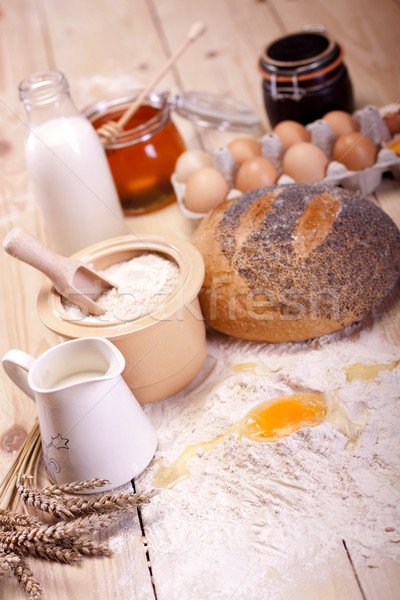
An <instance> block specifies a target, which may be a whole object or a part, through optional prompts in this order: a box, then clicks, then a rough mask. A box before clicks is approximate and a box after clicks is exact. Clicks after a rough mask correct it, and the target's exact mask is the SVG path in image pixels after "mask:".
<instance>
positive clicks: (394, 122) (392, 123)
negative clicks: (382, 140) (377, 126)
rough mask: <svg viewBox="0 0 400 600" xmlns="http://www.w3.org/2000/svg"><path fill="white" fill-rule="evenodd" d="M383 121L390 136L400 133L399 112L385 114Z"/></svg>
mask: <svg viewBox="0 0 400 600" xmlns="http://www.w3.org/2000/svg"><path fill="white" fill-rule="evenodd" d="M383 120H384V122H385V124H386V127H387V128H388V129H389V131H390V133H391V134H392V135H394V134H395V133H400V110H398V111H397V112H390V113H386V115H384V116H383Z"/></svg>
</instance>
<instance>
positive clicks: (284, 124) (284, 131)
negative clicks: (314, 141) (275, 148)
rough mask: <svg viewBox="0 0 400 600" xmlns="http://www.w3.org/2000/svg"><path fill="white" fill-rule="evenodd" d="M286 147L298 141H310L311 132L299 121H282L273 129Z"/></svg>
mask: <svg viewBox="0 0 400 600" xmlns="http://www.w3.org/2000/svg"><path fill="white" fill-rule="evenodd" d="M273 133H275V134H276V135H277V136H278V137H279V139H280V140H281V142H282V144H283V145H284V146H285V148H286V149H288V148H290V146H293V144H297V143H298V142H309V141H310V140H311V133H310V132H309V131H308V129H306V128H305V127H304V125H302V124H301V123H298V122H297V121H281V122H280V123H278V124H277V125H275V127H274V129H273Z"/></svg>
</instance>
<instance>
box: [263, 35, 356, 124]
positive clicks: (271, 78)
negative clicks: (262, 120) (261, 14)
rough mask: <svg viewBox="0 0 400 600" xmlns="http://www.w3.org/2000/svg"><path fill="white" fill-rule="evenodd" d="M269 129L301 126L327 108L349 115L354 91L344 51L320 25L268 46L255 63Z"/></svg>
mask: <svg viewBox="0 0 400 600" xmlns="http://www.w3.org/2000/svg"><path fill="white" fill-rule="evenodd" d="M259 68H260V71H261V74H262V76H263V95H264V104H265V109H266V111H267V115H268V118H269V121H270V124H271V126H272V127H274V126H275V125H276V124H277V123H279V121H283V120H285V119H291V120H293V121H299V122H300V123H303V125H306V124H307V123H310V122H312V121H315V120H316V119H320V118H321V117H323V116H324V114H326V113H327V112H329V111H331V110H344V111H346V112H349V113H351V112H353V110H354V101H353V89H352V85H351V81H350V78H349V75H348V72H347V68H346V66H345V64H344V62H343V49H342V48H341V46H340V45H339V44H338V43H337V42H335V41H334V40H332V39H331V38H330V37H329V36H328V34H327V32H326V30H325V29H324V28H320V27H316V28H313V27H310V28H306V29H304V30H303V31H300V32H299V33H294V34H290V35H286V36H284V37H281V38H279V39H277V40H275V41H274V42H272V43H271V44H269V45H268V46H267V47H266V49H265V52H264V54H263V55H262V56H261V58H260V60H259Z"/></svg>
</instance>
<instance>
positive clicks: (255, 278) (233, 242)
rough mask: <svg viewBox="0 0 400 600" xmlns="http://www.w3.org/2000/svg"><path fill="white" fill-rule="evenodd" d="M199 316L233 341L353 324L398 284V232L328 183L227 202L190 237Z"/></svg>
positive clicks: (296, 337)
mask: <svg viewBox="0 0 400 600" xmlns="http://www.w3.org/2000/svg"><path fill="white" fill-rule="evenodd" d="M192 241H193V244H194V245H195V246H196V247H197V248H198V250H199V251H200V253H201V254H202V256H203V259H204V263H205V280H204V285H203V288H202V290H201V292H200V296H199V297H200V304H201V307H202V310H203V314H204V317H205V319H206V321H207V323H208V324H209V325H211V326H212V327H214V328H215V329H217V330H219V331H221V332H223V333H226V334H228V335H233V336H235V337H238V338H243V339H248V340H253V341H263V342H284V341H300V340H306V339H309V338H315V337H319V336H321V335H325V334H328V333H332V332H334V331H338V330H340V329H343V328H344V327H346V326H347V325H349V324H351V323H354V322H355V321H358V320H359V319H360V318H361V317H362V316H364V315H365V314H366V313H367V312H368V311H370V310H371V309H372V308H373V307H374V306H375V305H376V304H377V302H378V301H379V300H380V299H381V298H382V297H383V296H385V295H386V294H387V293H388V292H389V291H390V290H391V288H392V287H393V286H394V285H395V283H396V281H397V280H398V277H399V274H400V232H399V230H398V229H397V227H396V225H395V224H394V223H393V221H392V220H391V219H390V217H389V216H388V215H387V214H386V213H384V212H383V211H382V210H381V209H380V208H379V207H377V206H376V205H375V204H374V203H373V202H371V201H370V200H368V199H366V198H363V197H362V196H360V195H359V194H355V193H353V192H350V191H348V190H344V189H342V188H340V187H334V186H327V185H324V184H293V185H288V186H271V187H268V188H262V189H258V190H253V191H251V192H247V193H245V194H243V195H242V196H240V197H239V198H235V199H231V200H226V201H224V202H223V203H221V204H220V205H218V206H217V207H216V208H215V209H213V210H212V211H211V212H210V213H209V214H208V215H207V216H206V217H205V218H204V219H203V221H202V222H201V223H200V225H199V227H198V228H197V229H196V231H195V232H194V235H193V240H192Z"/></svg>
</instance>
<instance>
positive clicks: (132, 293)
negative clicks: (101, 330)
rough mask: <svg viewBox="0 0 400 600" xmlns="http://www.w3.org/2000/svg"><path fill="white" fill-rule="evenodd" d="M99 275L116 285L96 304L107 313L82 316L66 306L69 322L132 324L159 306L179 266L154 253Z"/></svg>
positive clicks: (174, 283) (166, 294)
mask: <svg viewBox="0 0 400 600" xmlns="http://www.w3.org/2000/svg"><path fill="white" fill-rule="evenodd" d="M99 272H100V274H102V275H104V276H105V277H107V279H109V280H110V281H112V283H114V284H115V285H116V287H115V288H112V289H110V290H108V291H107V292H105V293H104V294H102V295H101V296H100V297H99V298H98V300H97V303H98V304H100V306H102V307H103V308H104V309H105V310H106V312H105V313H104V314H103V315H100V316H95V315H87V316H85V315H84V314H83V312H82V311H81V310H80V308H78V307H77V306H75V305H72V304H70V303H68V302H65V303H64V305H63V306H64V310H65V312H66V314H67V316H68V318H69V319H71V320H77V321H83V320H84V321H85V322H91V323H99V322H100V323H110V322H111V323H113V322H114V323H115V322H120V321H124V322H125V321H132V320H134V319H137V318H139V317H141V316H143V315H145V314H147V313H151V312H152V311H153V310H154V309H155V308H157V306H159V305H160V304H162V303H163V302H164V301H165V299H166V298H167V297H168V296H169V295H170V294H171V293H172V292H173V291H174V289H175V287H176V285H177V283H178V280H179V267H178V265H177V264H176V263H174V262H173V261H172V260H169V259H168V258H164V257H163V256H161V255H159V254H156V253H154V252H148V253H144V254H140V255H139V256H135V257H134V258H132V259H131V260H128V261H125V262H120V263H116V264H114V265H111V266H110V267H107V269H104V270H103V271H99Z"/></svg>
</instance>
